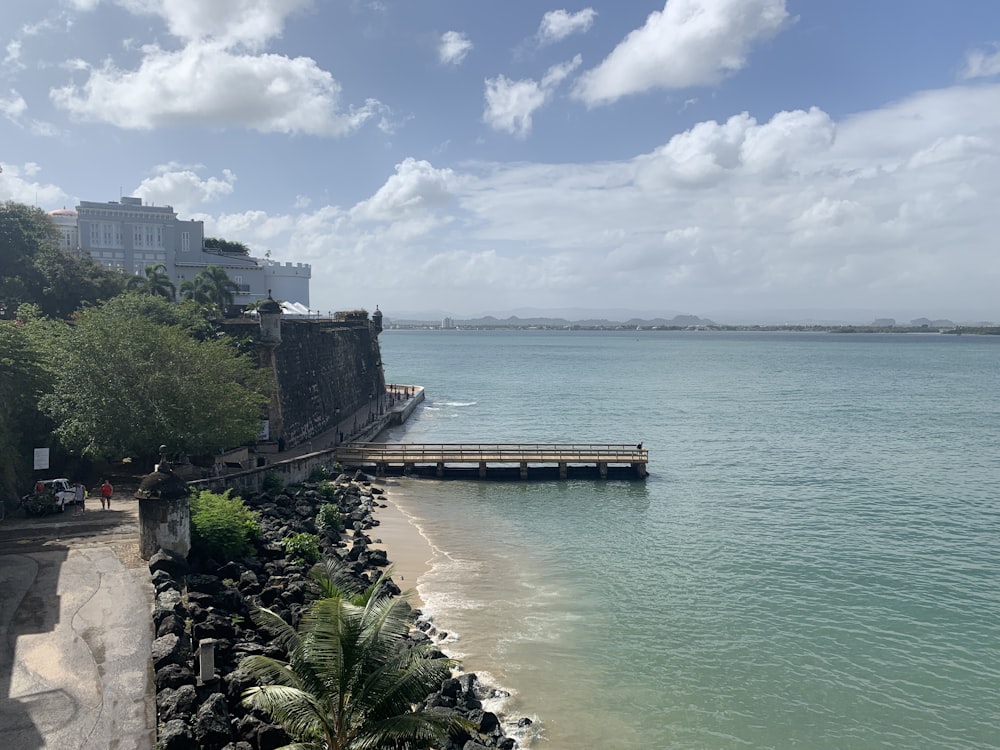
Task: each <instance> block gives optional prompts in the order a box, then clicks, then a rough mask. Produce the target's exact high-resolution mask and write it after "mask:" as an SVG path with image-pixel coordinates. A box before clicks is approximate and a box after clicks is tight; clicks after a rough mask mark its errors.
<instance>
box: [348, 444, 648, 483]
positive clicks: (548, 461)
mask: <svg viewBox="0 0 1000 750" xmlns="http://www.w3.org/2000/svg"><path fill="white" fill-rule="evenodd" d="M335 458H336V460H337V461H339V462H340V463H341V464H342V465H344V466H345V467H358V468H363V469H373V470H374V473H375V474H376V475H378V476H386V475H388V474H401V475H417V476H433V477H439V478H445V477H453V478H464V479H569V478H600V479H645V478H646V464H647V463H648V460H649V451H647V450H646V449H644V448H641V447H639V446H636V445H622V444H618V443H345V444H344V445H341V446H339V447H338V448H337V449H336V453H335Z"/></svg>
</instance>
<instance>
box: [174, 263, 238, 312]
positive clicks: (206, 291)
mask: <svg viewBox="0 0 1000 750" xmlns="http://www.w3.org/2000/svg"><path fill="white" fill-rule="evenodd" d="M237 290H238V287H237V286H236V284H235V283H233V281H232V280H231V279H230V278H229V275H228V274H227V273H226V271H225V270H224V269H222V268H219V267H218V266H208V267H207V268H206V269H205V270H204V271H202V272H201V273H199V274H198V275H197V276H195V277H194V279H192V280H189V281H184V282H182V283H181V297H183V298H184V299H187V300H193V301H194V302H197V303H198V304H199V305H202V306H203V307H205V308H207V309H208V310H210V311H211V312H212V314H214V315H215V316H217V317H222V316H223V315H225V313H226V310H228V309H229V308H230V307H232V304H233V297H234V295H235V294H236V292H237Z"/></svg>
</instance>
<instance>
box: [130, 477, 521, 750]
mask: <svg viewBox="0 0 1000 750" xmlns="http://www.w3.org/2000/svg"><path fill="white" fill-rule="evenodd" d="M326 484H328V485H330V487H332V492H331V491H330V489H329V488H328V487H324V486H322V485H321V484H320V483H304V484H300V485H292V486H289V487H286V488H284V489H283V490H281V491H280V492H272V493H268V492H262V493H258V494H255V495H252V496H250V497H244V498H243V499H244V502H245V504H246V505H247V506H248V507H249V508H251V509H252V510H254V511H256V512H258V513H259V515H260V527H261V534H260V538H259V540H258V541H257V542H256V544H255V553H254V554H253V555H252V556H248V557H246V558H244V559H241V560H230V561H224V562H223V561H215V560H209V559H198V558H197V557H194V556H192V559H190V560H185V559H183V558H180V557H178V556H175V555H172V554H170V553H166V552H164V551H162V550H161V551H160V552H158V553H157V554H156V555H154V556H153V558H152V559H151V560H150V561H149V569H150V573H151V575H152V582H153V586H154V590H155V601H154V607H153V626H154V629H155V634H154V641H153V646H152V662H153V669H154V672H155V683H156V710H157V723H158V737H159V742H158V745H157V746H158V747H159V748H162V750H197V749H199V748H200V749H204V750H274V748H279V747H281V746H283V745H285V744H287V743H288V742H290V739H289V737H288V736H287V735H286V734H285V732H284V730H283V729H281V727H279V726H277V725H275V724H272V723H270V722H269V721H268V720H267V719H266V718H264V717H262V716H259V715H255V714H254V713H252V712H250V711H248V710H247V709H245V708H244V707H243V705H242V702H241V699H242V694H243V691H244V690H246V689H247V688H249V687H251V686H252V685H253V684H254V683H253V681H252V680H251V679H250V677H249V675H247V674H246V673H245V672H243V671H242V670H240V669H239V662H240V660H241V659H242V658H243V657H245V656H249V655H251V654H265V655H267V656H273V657H276V658H279V659H281V658H284V654H283V653H282V651H281V650H280V649H279V648H278V647H276V646H274V645H272V643H271V639H270V636H269V634H268V633H266V632H263V631H261V630H260V629H258V628H257V627H256V626H255V625H254V624H253V622H252V620H251V617H250V614H251V612H252V611H253V609H254V608H256V607H268V608H270V609H272V610H274V611H276V612H278V613H279V614H280V615H281V617H282V618H283V619H284V620H285V621H286V622H289V623H290V624H292V625H295V624H297V622H298V618H299V616H300V615H301V613H302V610H303V609H304V608H305V607H307V606H308V603H309V602H310V601H311V600H312V598H314V597H315V595H316V591H317V590H316V589H315V587H314V584H313V583H312V582H311V581H310V579H309V578H308V572H309V568H310V567H311V566H308V565H304V564H301V563H298V562H296V561H294V560H292V559H290V558H289V557H288V556H287V555H286V552H285V550H284V548H283V546H282V544H281V540H282V539H284V538H286V537H288V536H289V535H291V534H295V533H300V532H304V533H308V534H316V535H317V536H318V537H319V540H320V551H321V553H322V554H323V555H324V556H335V557H337V558H339V559H341V560H343V561H345V562H346V563H347V564H348V565H349V567H350V569H351V571H352V573H353V574H354V575H356V576H357V577H359V579H363V580H364V581H365V582H366V584H367V583H369V582H371V581H373V580H375V578H376V577H377V576H378V574H379V573H380V572H381V571H382V570H384V568H385V566H386V565H388V564H389V560H388V557H387V555H386V553H385V552H384V551H383V550H381V549H375V548H372V547H371V546H370V545H371V544H373V540H372V538H371V536H370V533H371V532H372V529H374V528H375V527H376V526H377V525H378V521H377V520H376V519H375V518H374V516H373V512H374V511H375V509H376V508H377V507H384V505H382V503H381V502H380V501H381V499H382V498H381V496H382V495H383V490H382V489H381V488H379V487H377V486H374V485H372V484H371V482H369V481H368V479H367V478H366V477H365V476H364V475H363V474H361V473H360V472H359V473H357V474H355V475H354V476H353V477H348V476H346V475H340V476H339V477H337V478H336V479H334V480H331V481H330V482H328V483H326ZM324 503H328V504H331V505H336V506H337V507H338V509H339V511H340V514H341V517H342V519H343V521H344V524H343V525H344V529H343V530H342V531H337V530H332V529H328V528H317V523H316V516H317V512H318V510H319V507H320V505H322V504H324ZM389 583H390V586H391V587H392V590H391V592H390V593H392V595H394V596H398V595H399V594H400V593H401V592H400V589H399V588H398V587H397V586H396V585H395V584H394V583H393V582H392V581H391V579H390V582H389ZM416 614H417V624H418V627H417V629H415V630H413V631H412V633H411V634H410V636H409V642H410V643H411V644H416V643H420V642H423V643H434V642H436V641H437V640H440V639H441V638H443V635H442V634H439V633H437V632H436V630H435V628H434V626H433V625H432V624H431V623H430V622H428V621H427V620H425V619H422V618H420V616H419V611H418V612H417V613H416ZM206 642H209V643H211V646H209V648H212V649H213V656H214V674H212V675H211V676H209V675H203V674H201V672H202V671H204V670H205V666H204V665H203V664H201V663H199V660H198V646H199V643H201V644H205V643H206ZM205 663H206V664H208V663H210V660H209V659H206V661H205ZM203 677H207V679H203ZM488 697H495V696H487V695H483V694H482V687H481V685H480V683H479V681H478V679H477V678H476V675H475V674H472V673H468V674H461V675H458V676H454V677H452V678H450V679H447V680H445V681H444V682H443V683H442V684H441V687H440V689H439V690H437V691H436V692H434V693H432V694H431V695H429V696H428V697H427V700H426V702H425V706H426V707H428V708H435V707H436V708H437V709H438V710H441V711H456V712H458V713H460V714H461V715H463V716H464V717H466V718H467V719H468V720H469V721H470V722H471V724H472V726H473V727H474V728H473V729H472V730H471V731H468V732H463V733H461V734H460V735H458V736H454V737H450V738H445V739H443V741H442V743H441V745H440V746H439V747H440V750H477V749H478V748H500V749H501V750H512V749H513V748H515V747H516V746H517V743H516V741H515V740H514V739H513V738H511V737H508V736H506V734H505V733H504V731H503V727H502V725H501V721H500V718H499V717H498V716H497V715H495V714H493V713H491V712H489V711H484V710H483V707H482V700H483V699H484V698H488ZM530 723H531V720H530V719H527V718H523V719H521V720H520V721H519V722H518V724H519V725H520V726H524V725H526V724H530Z"/></svg>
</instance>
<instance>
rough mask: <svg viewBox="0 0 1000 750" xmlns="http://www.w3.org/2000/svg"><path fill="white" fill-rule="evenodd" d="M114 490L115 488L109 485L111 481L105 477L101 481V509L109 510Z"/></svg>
mask: <svg viewBox="0 0 1000 750" xmlns="http://www.w3.org/2000/svg"><path fill="white" fill-rule="evenodd" d="M114 491H115V488H114V487H112V486H111V482H109V481H108V480H107V479H105V480H104V481H103V482H101V509H102V510H104V509H105V508H106V509H107V510H111V495H112V493H113V492H114Z"/></svg>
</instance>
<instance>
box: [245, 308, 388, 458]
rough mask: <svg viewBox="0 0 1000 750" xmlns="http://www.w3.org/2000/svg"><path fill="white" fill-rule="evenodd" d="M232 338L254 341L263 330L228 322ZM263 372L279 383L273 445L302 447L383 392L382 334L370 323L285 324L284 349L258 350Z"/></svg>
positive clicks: (305, 321)
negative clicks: (283, 444) (266, 372)
mask: <svg viewBox="0 0 1000 750" xmlns="http://www.w3.org/2000/svg"><path fill="white" fill-rule="evenodd" d="M226 330H227V332H228V333H230V334H231V335H234V336H243V337H249V338H251V339H253V340H255V341H256V339H257V336H258V335H259V325H258V324H257V323H256V322H255V321H251V320H234V321H227V323H226ZM259 349H260V359H261V366H262V367H265V368H267V369H270V370H271V371H272V372H273V374H274V378H275V380H276V382H277V388H278V393H277V398H276V399H275V403H273V404H272V407H271V412H272V413H271V436H270V437H271V440H278V439H279V438H284V443H285V445H286V446H287V447H292V446H294V445H298V444H300V443H303V442H305V441H307V440H309V439H310V438H312V437H313V436H315V435H318V434H319V433H321V432H324V431H326V430H330V429H332V428H333V427H335V426H336V425H337V422H338V415H339V419H340V420H342V421H345V422H346V420H348V418H353V415H354V414H355V413H356V412H357V411H359V410H363V409H365V408H366V407H367V406H368V405H369V403H370V398H371V396H372V394H381V393H382V392H383V391H384V389H385V375H384V374H383V371H382V355H381V353H380V350H379V344H378V334H377V331H376V330H375V329H374V328H373V326H372V325H371V323H370V322H369V321H368V319H367V318H363V319H351V320H346V321H334V320H327V319H323V320H317V319H311V320H310V319H284V320H282V321H281V344H280V345H278V346H277V347H276V348H274V349H273V350H271V349H266V348H264V347H259Z"/></svg>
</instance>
